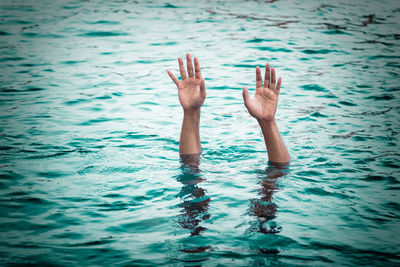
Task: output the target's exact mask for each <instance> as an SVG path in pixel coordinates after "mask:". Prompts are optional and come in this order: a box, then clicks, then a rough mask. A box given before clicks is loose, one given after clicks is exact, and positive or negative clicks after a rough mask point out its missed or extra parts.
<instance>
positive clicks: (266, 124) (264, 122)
mask: <svg viewBox="0 0 400 267" xmlns="http://www.w3.org/2000/svg"><path fill="white" fill-rule="evenodd" d="M257 121H258V124H259V125H260V127H261V128H263V127H267V128H268V127H272V126H273V125H276V121H275V118H273V119H272V120H262V119H257Z"/></svg>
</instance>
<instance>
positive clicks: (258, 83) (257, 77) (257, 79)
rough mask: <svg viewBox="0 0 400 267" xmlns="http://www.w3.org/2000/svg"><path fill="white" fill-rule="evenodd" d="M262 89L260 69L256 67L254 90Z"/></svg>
mask: <svg viewBox="0 0 400 267" xmlns="http://www.w3.org/2000/svg"><path fill="white" fill-rule="evenodd" d="M260 87H262V78H261V70H260V67H259V66H257V67H256V88H260Z"/></svg>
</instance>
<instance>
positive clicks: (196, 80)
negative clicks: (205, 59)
mask: <svg viewBox="0 0 400 267" xmlns="http://www.w3.org/2000/svg"><path fill="white" fill-rule="evenodd" d="M178 62H179V71H180V73H181V78H182V81H179V80H178V79H177V78H176V77H175V76H174V75H173V74H172V72H171V71H169V70H168V71H167V72H168V75H169V76H170V77H171V79H172V80H173V81H174V82H175V84H176V86H177V87H178V96H179V102H180V103H181V105H182V108H183V110H185V111H186V110H198V109H200V107H201V106H202V105H203V103H204V100H205V99H206V88H205V85H204V79H203V78H202V77H201V70H200V63H199V60H198V59H197V58H196V57H195V58H194V72H193V64H192V57H191V56H190V54H189V53H188V54H186V64H187V75H186V71H185V67H184V65H183V60H182V58H178Z"/></svg>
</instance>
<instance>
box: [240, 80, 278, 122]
mask: <svg viewBox="0 0 400 267" xmlns="http://www.w3.org/2000/svg"><path fill="white" fill-rule="evenodd" d="M277 104H278V96H277V95H276V94H275V93H274V92H272V91H271V90H268V89H265V88H259V90H257V92H256V95H255V96H254V98H253V99H252V100H250V101H249V103H248V104H247V109H248V111H249V113H250V114H251V116H253V117H254V118H257V119H261V120H272V119H273V118H274V116H275V111H276V106H277Z"/></svg>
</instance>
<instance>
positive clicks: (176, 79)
mask: <svg viewBox="0 0 400 267" xmlns="http://www.w3.org/2000/svg"><path fill="white" fill-rule="evenodd" d="M167 72H168V75H169V77H171V79H172V80H173V81H174V83H175V84H176V86H178V84H179V80H178V78H176V77H175V76H174V75H173V74H172V72H170V71H169V70H167Z"/></svg>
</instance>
